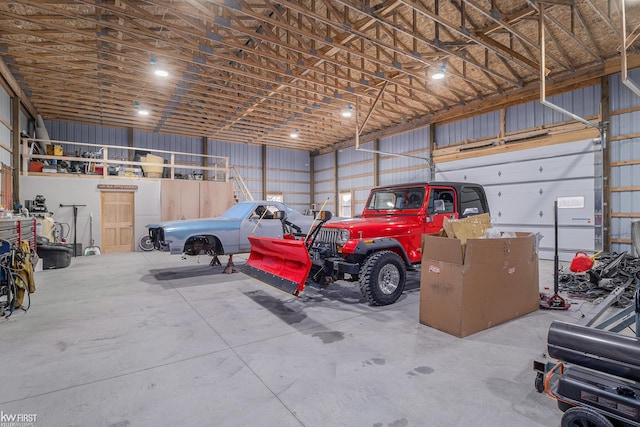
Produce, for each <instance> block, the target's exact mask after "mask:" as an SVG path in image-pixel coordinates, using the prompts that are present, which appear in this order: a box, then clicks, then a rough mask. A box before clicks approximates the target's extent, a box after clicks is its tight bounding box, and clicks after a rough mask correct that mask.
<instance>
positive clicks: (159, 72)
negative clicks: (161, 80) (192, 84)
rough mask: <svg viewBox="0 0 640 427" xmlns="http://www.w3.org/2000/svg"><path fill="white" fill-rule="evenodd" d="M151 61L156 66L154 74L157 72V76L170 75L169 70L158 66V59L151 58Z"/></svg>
mask: <svg viewBox="0 0 640 427" xmlns="http://www.w3.org/2000/svg"><path fill="white" fill-rule="evenodd" d="M149 63H150V64H151V66H152V67H154V70H153V74H155V75H156V76H158V77H168V76H169V72H168V71H167V70H165V69H163V68H159V67H157V65H158V61H156V59H155V58H151V61H150V62H149Z"/></svg>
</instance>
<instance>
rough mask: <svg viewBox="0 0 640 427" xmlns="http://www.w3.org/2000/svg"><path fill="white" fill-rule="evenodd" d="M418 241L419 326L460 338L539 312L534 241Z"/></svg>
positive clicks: (525, 238) (520, 238)
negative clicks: (420, 242) (420, 261)
mask: <svg viewBox="0 0 640 427" xmlns="http://www.w3.org/2000/svg"><path fill="white" fill-rule="evenodd" d="M464 246H465V245H463V244H462V243H461V241H460V240H458V239H451V238H447V237H439V236H434V235H423V236H422V271H421V277H420V323H422V324H424V325H427V326H431V327H432V328H436V329H439V330H441V331H444V332H447V333H449V334H452V335H455V336H457V337H460V338H462V337H465V336H468V335H471V334H474V333H476V332H479V331H482V330H484V329H487V328H490V327H492V326H495V325H498V324H500V323H504V322H506V321H508V320H511V319H514V318H516V317H518V316H522V315H523V314H527V313H531V312H532V311H535V310H537V309H538V305H539V299H540V295H539V284H538V254H537V252H536V237H535V236H534V235H531V234H527V233H517V237H516V238H508V239H469V240H468V241H467V243H466V250H465V247H464Z"/></svg>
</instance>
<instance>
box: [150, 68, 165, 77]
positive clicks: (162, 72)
mask: <svg viewBox="0 0 640 427" xmlns="http://www.w3.org/2000/svg"><path fill="white" fill-rule="evenodd" d="M153 74H155V75H156V76H158V77H168V76H169V72H168V71H167V70H161V69H157V70H155V71H154V72H153Z"/></svg>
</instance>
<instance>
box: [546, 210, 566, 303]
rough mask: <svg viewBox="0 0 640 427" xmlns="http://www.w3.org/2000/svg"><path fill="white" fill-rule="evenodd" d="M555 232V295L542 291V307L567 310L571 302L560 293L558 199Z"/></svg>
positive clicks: (554, 211) (555, 213) (554, 224)
mask: <svg viewBox="0 0 640 427" xmlns="http://www.w3.org/2000/svg"><path fill="white" fill-rule="evenodd" d="M553 232H554V236H555V248H554V254H553V295H548V294H546V293H544V292H541V293H540V307H542V308H548V309H552V310H567V309H568V308H569V307H571V304H570V303H568V302H567V301H565V299H564V298H562V297H561V296H560V295H559V294H558V268H559V265H558V264H559V258H558V201H557V200H556V201H554V202H553Z"/></svg>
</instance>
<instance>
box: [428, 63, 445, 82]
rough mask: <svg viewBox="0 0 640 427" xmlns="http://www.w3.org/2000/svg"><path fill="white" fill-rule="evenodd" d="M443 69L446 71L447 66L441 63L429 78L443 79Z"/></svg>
mask: <svg viewBox="0 0 640 427" xmlns="http://www.w3.org/2000/svg"><path fill="white" fill-rule="evenodd" d="M445 71H447V67H446V65H444V64H442V66H441V67H440V69H439V70H438V71H436V72H435V73H433V74H432V75H431V78H432V79H433V80H442V79H444V75H445V74H444V73H445Z"/></svg>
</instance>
